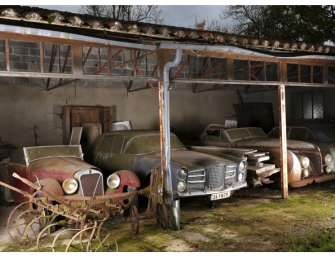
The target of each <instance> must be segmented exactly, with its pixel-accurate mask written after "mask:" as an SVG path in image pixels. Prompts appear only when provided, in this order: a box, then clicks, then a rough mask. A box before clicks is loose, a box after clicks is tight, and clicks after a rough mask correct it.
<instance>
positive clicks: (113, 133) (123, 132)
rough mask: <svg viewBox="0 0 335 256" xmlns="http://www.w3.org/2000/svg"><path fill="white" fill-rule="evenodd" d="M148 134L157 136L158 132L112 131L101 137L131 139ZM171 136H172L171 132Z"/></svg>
mask: <svg viewBox="0 0 335 256" xmlns="http://www.w3.org/2000/svg"><path fill="white" fill-rule="evenodd" d="M149 134H157V135H159V134H160V133H159V131H158V130H122V131H112V132H104V133H103V135H124V136H126V137H127V138H133V137H136V136H139V135H149ZM171 134H174V133H172V132H171Z"/></svg>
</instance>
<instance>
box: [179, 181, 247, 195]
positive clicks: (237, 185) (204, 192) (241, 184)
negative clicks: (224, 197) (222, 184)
mask: <svg viewBox="0 0 335 256" xmlns="http://www.w3.org/2000/svg"><path fill="white" fill-rule="evenodd" d="M244 187H247V182H246V181H245V182H236V183H234V184H233V185H232V186H227V188H226V189H222V190H211V189H206V190H198V191H186V192H182V193H181V192H178V195H179V197H180V198H182V197H194V196H208V195H212V194H218V193H222V192H226V191H233V190H237V189H240V188H244Z"/></svg>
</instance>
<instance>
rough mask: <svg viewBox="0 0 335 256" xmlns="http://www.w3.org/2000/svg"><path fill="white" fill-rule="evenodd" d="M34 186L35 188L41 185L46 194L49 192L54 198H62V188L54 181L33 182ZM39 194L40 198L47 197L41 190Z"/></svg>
mask: <svg viewBox="0 0 335 256" xmlns="http://www.w3.org/2000/svg"><path fill="white" fill-rule="evenodd" d="M34 184H35V185H37V186H40V185H41V186H42V187H43V188H45V189H46V190H47V191H48V192H50V193H51V194H54V195H55V196H63V195H64V192H63V189H62V186H61V185H60V184H59V182H58V181H57V180H55V179H43V180H39V181H35V182H34ZM40 192H41V194H42V196H48V195H47V194H46V193H44V192H43V189H42V190H41V191H40Z"/></svg>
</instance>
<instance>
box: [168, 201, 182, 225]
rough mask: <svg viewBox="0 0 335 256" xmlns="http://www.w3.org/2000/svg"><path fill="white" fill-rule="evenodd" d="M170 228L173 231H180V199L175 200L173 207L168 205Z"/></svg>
mask: <svg viewBox="0 0 335 256" xmlns="http://www.w3.org/2000/svg"><path fill="white" fill-rule="evenodd" d="M166 209H167V212H168V216H169V226H170V228H171V229H172V230H180V199H177V200H176V199H174V200H173V206H172V207H171V206H170V205H169V204H166Z"/></svg>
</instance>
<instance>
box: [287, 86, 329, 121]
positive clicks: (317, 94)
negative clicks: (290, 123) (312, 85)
mask: <svg viewBox="0 0 335 256" xmlns="http://www.w3.org/2000/svg"><path fill="white" fill-rule="evenodd" d="M292 112H293V113H292V116H293V119H323V91H306V92H294V93H292Z"/></svg>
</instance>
